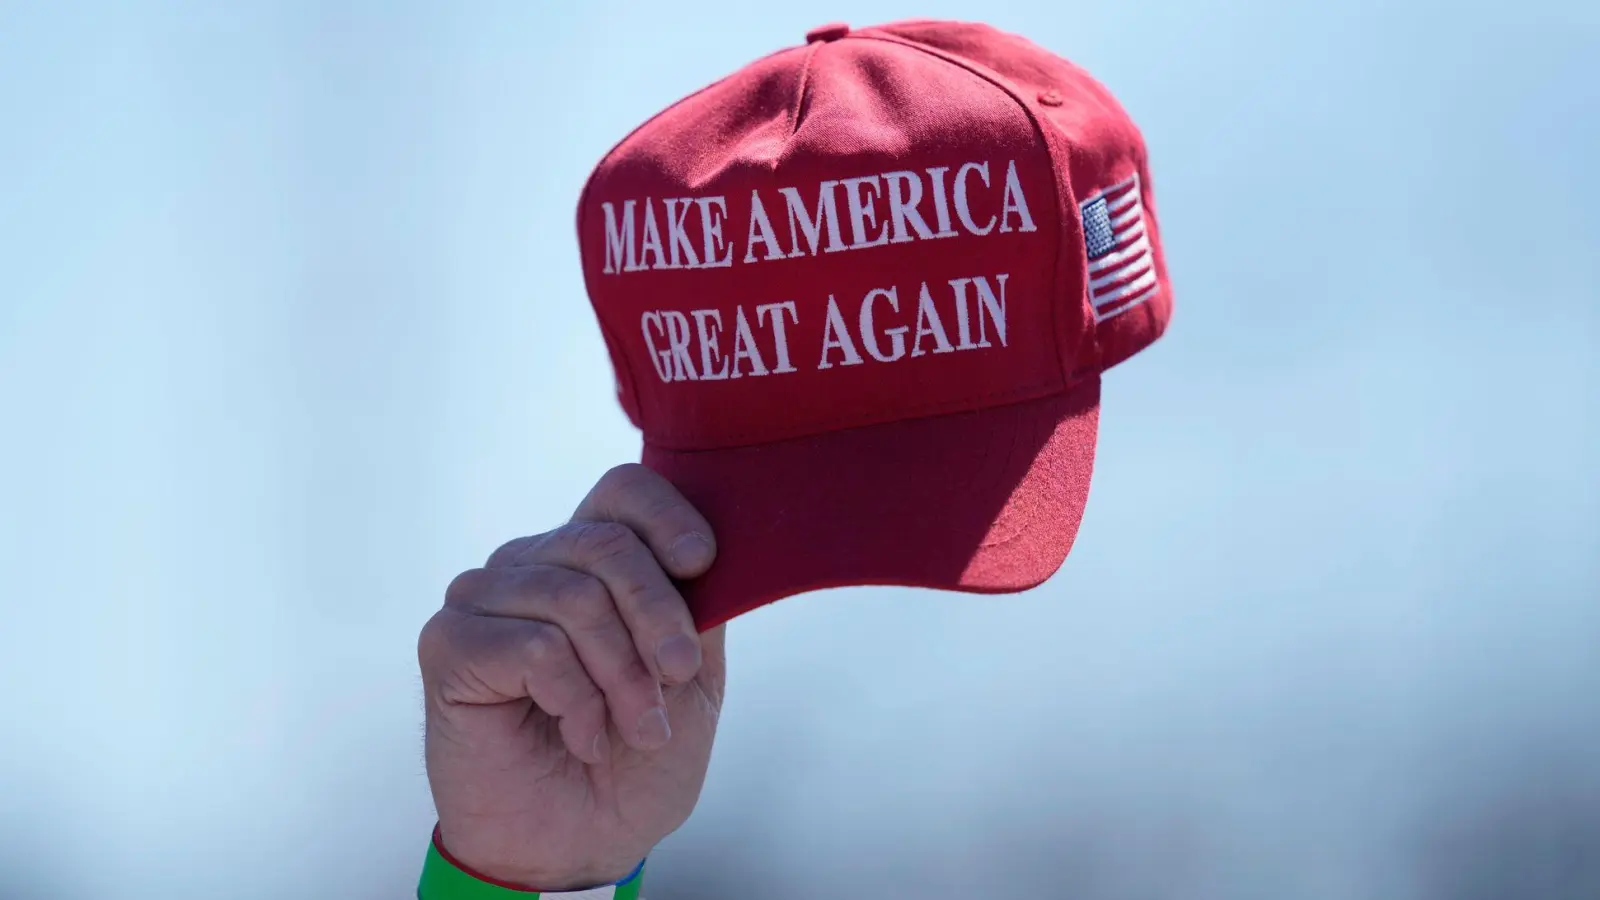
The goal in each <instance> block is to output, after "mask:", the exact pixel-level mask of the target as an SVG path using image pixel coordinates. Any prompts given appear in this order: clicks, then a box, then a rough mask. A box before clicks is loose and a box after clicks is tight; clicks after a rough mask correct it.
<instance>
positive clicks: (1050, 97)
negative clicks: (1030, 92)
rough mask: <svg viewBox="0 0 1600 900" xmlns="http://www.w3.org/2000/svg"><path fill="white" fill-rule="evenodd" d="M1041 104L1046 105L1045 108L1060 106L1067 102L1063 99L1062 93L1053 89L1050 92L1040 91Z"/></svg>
mask: <svg viewBox="0 0 1600 900" xmlns="http://www.w3.org/2000/svg"><path fill="white" fill-rule="evenodd" d="M1039 102H1040V103H1042V104H1044V105H1045V106H1060V105H1061V104H1062V103H1065V102H1066V101H1065V100H1063V99H1061V92H1060V91H1057V90H1054V89H1052V90H1048V91H1040V92H1039Z"/></svg>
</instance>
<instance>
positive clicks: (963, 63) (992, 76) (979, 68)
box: [852, 32, 1099, 390]
mask: <svg viewBox="0 0 1600 900" xmlns="http://www.w3.org/2000/svg"><path fill="white" fill-rule="evenodd" d="M852 36H854V37H859V38H863V39H865V40H872V41H883V42H884V43H886V44H897V45H899V46H902V47H908V48H910V49H912V50H917V51H920V52H922V53H926V54H927V55H929V56H932V57H933V58H934V59H940V60H944V61H945V62H946V63H949V64H950V65H953V66H956V67H957V68H961V69H965V70H966V71H968V72H971V73H972V74H973V75H976V76H977V77H979V78H981V79H983V80H984V81H987V82H989V83H990V84H992V85H994V86H995V87H996V88H998V89H999V90H1000V91H1002V92H1003V93H1005V95H1006V96H1008V97H1010V98H1011V99H1012V100H1013V101H1014V102H1015V103H1016V104H1017V106H1018V107H1019V108H1020V109H1021V110H1022V114H1023V115H1025V116H1027V117H1028V121H1029V122H1030V123H1031V124H1032V125H1033V129H1034V133H1035V134H1036V135H1037V136H1038V138H1039V143H1040V144H1042V145H1043V146H1044V152H1045V153H1046V155H1048V156H1049V157H1050V164H1051V165H1050V179H1051V180H1052V181H1054V182H1055V185H1056V203H1057V207H1058V209H1057V222H1056V227H1057V228H1059V229H1061V231H1062V232H1063V233H1062V234H1061V235H1060V237H1059V239H1058V241H1057V243H1058V246H1057V248H1056V259H1055V272H1054V274H1053V277H1052V279H1051V281H1052V285H1053V286H1054V287H1055V288H1056V289H1057V290H1060V286H1061V272H1062V267H1063V264H1064V262H1065V259H1066V246H1065V245H1066V235H1065V233H1064V232H1065V231H1066V225H1065V223H1064V222H1062V221H1061V218H1062V213H1061V210H1060V209H1059V206H1060V204H1061V203H1062V201H1063V199H1065V200H1066V201H1068V202H1067V206H1068V207H1071V206H1072V203H1071V202H1070V201H1071V200H1073V199H1074V198H1072V197H1071V196H1070V193H1071V186H1070V185H1066V186H1064V185H1062V183H1061V175H1060V173H1059V172H1058V171H1057V166H1056V163H1057V159H1056V152H1055V148H1054V146H1052V144H1051V142H1050V138H1049V136H1048V135H1047V134H1046V133H1045V127H1044V123H1042V122H1040V121H1039V117H1038V116H1037V115H1035V114H1034V111H1033V109H1032V108H1031V107H1030V106H1028V104H1027V102H1026V101H1024V100H1023V99H1022V96H1021V94H1020V93H1019V92H1018V91H1017V90H1015V88H1014V86H1012V85H1011V84H1010V83H1008V82H1007V81H1006V80H1005V79H1004V78H1002V77H1001V75H1000V73H999V72H995V71H994V70H992V69H990V68H989V67H988V66H984V65H982V64H980V63H977V62H974V61H972V60H968V59H963V58H961V57H959V56H956V55H955V54H953V53H948V52H946V51H944V50H940V49H939V48H937V47H930V46H928V45H927V44H923V43H921V42H918V41H913V40H910V39H908V38H903V37H901V36H899V35H897V34H893V33H889V32H865V33H863V32H855V33H853V34H852ZM1064 192H1065V193H1064ZM1080 302H1081V301H1080ZM1059 315H1060V310H1059V309H1058V308H1057V304H1054V303H1052V304H1051V305H1050V333H1051V336H1052V339H1053V340H1055V341H1056V366H1057V368H1058V369H1059V370H1060V372H1061V379H1062V381H1063V382H1064V383H1065V385H1064V387H1063V390H1065V389H1066V386H1067V385H1070V384H1071V383H1072V373H1071V372H1069V371H1068V368H1067V360H1066V358H1065V356H1066V354H1065V352H1064V350H1063V349H1062V347H1061V346H1060V327H1059V326H1060V322H1059V319H1058V316H1059ZM1090 339H1091V340H1093V341H1095V344H1096V347H1097V348H1098V345H1099V335H1098V334H1096V333H1095V332H1094V330H1093V329H1091V330H1090ZM1096 355H1098V351H1097V354H1096Z"/></svg>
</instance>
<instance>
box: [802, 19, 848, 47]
mask: <svg viewBox="0 0 1600 900" xmlns="http://www.w3.org/2000/svg"><path fill="white" fill-rule="evenodd" d="M849 33H850V26H849V25H846V24H845V23H843V22H830V23H828V24H827V25H818V26H817V27H816V28H813V29H811V30H810V31H808V32H806V43H808V44H815V43H816V42H817V41H837V40H838V39H839V38H842V37H844V36H845V35H847V34H849Z"/></svg>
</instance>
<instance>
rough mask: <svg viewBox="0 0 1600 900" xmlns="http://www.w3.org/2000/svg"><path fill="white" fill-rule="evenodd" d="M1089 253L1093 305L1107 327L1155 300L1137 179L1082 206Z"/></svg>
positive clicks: (1151, 259) (1153, 268)
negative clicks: (1120, 316)
mask: <svg viewBox="0 0 1600 900" xmlns="http://www.w3.org/2000/svg"><path fill="white" fill-rule="evenodd" d="M1078 211H1079V213H1080V214H1081V215H1082V217H1083V243H1084V249H1085V250H1087V251H1088V254H1089V302H1090V303H1091V304H1093V305H1094V320H1095V321H1096V322H1104V321H1105V320H1107V319H1109V318H1111V317H1112V316H1117V315H1121V314H1122V313H1125V312H1127V311H1128V310H1130V309H1133V308H1134V307H1135V306H1138V305H1139V304H1141V303H1143V302H1145V301H1146V300H1149V299H1150V298H1151V297H1154V296H1155V295H1156V266H1155V262H1156V260H1155V254H1154V253H1153V252H1152V251H1151V248H1150V236H1149V235H1148V234H1147V233H1146V232H1145V222H1144V203H1143V201H1142V200H1141V199H1140V195H1139V176H1138V174H1137V173H1136V174H1134V175H1133V177H1131V178H1129V179H1128V180H1126V181H1121V182H1118V183H1117V184H1114V185H1112V186H1111V187H1108V188H1106V189H1105V190H1103V191H1101V192H1100V193H1099V194H1096V195H1095V196H1094V197H1091V198H1090V199H1088V200H1085V201H1083V203H1081V204H1079V205H1078Z"/></svg>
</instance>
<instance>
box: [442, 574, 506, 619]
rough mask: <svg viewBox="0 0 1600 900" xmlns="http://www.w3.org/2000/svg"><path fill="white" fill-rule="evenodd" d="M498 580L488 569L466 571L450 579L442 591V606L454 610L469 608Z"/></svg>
mask: <svg viewBox="0 0 1600 900" xmlns="http://www.w3.org/2000/svg"><path fill="white" fill-rule="evenodd" d="M497 580H498V578H497V576H496V575H495V574H494V573H493V572H490V571H489V570H488V569H468V570H466V571H465V572H462V573H461V574H459V575H457V576H456V577H454V578H452V579H450V584H449V585H448V586H446V587H445V589H444V605H445V606H447V607H452V608H455V609H463V608H470V607H472V606H473V605H475V604H476V603H477V602H478V600H479V599H480V598H482V596H483V595H484V593H485V592H486V591H488V590H489V589H490V588H491V587H492V586H493V585H494V584H495V582H496V581H497Z"/></svg>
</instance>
